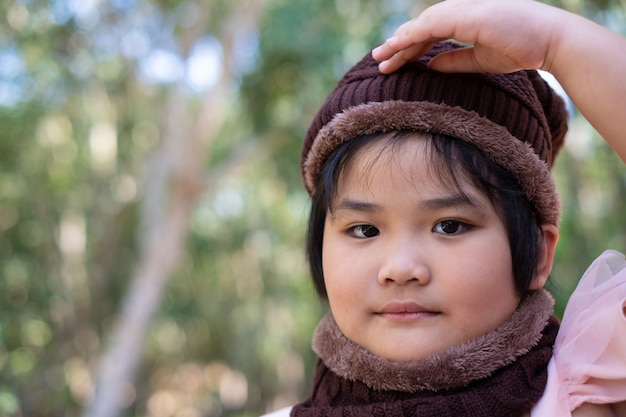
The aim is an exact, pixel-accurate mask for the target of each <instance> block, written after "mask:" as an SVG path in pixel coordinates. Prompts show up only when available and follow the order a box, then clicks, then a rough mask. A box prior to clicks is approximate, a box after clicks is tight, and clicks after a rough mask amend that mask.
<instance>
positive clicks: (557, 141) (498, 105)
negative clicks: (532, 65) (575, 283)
mask: <svg viewBox="0 0 626 417" xmlns="http://www.w3.org/2000/svg"><path fill="white" fill-rule="evenodd" d="M455 47H457V46H456V45H454V44H452V43H450V42H442V43H439V44H437V46H436V47H435V48H433V50H432V51H431V52H430V53H429V54H427V55H425V56H423V57H422V58H420V59H419V60H418V61H416V62H412V63H408V64H406V65H405V66H403V67H402V68H401V69H399V70H398V71H396V72H394V73H393V74H382V73H380V71H379V70H378V63H377V62H376V61H374V59H373V58H372V57H371V55H370V54H367V55H366V56H365V57H364V58H363V59H362V60H361V61H360V62H359V63H357V64H356V65H355V66H354V67H353V68H352V69H350V70H349V71H348V72H347V73H346V74H345V75H344V77H343V78H342V79H341V80H340V81H339V83H338V85H337V87H336V88H335V90H334V91H333V92H332V93H331V94H330V95H329V96H328V98H327V100H326V102H325V103H324V105H323V106H322V107H321V109H320V110H319V112H318V114H317V116H316V117H315V119H314V120H313V122H312V123H311V126H310V127H309V130H308V132H307V135H306V137H305V141H304V145H303V149H302V173H303V176H304V178H305V184H306V187H307V189H308V191H309V193H310V194H313V193H314V190H315V185H316V183H317V177H318V175H319V168H320V167H321V165H322V164H323V162H324V160H325V158H326V157H327V156H328V155H329V154H330V153H331V152H332V150H333V149H334V148H335V147H337V146H338V145H339V144H341V143H343V142H345V141H347V140H350V139H352V138H354V137H357V136H359V135H362V134H367V133H375V131H372V128H371V126H370V127H368V128H365V127H364V126H362V122H363V120H364V117H359V114H358V113H359V112H358V111H357V110H356V109H358V108H366V107H367V106H376V104H381V103H389V102H407V103H411V106H410V107H411V108H412V109H414V112H415V113H418V112H421V113H427V112H436V113H437V114H438V117H437V118H436V120H435V121H431V122H427V123H424V122H422V121H421V120H417V121H415V118H414V120H413V121H412V122H411V123H413V124H411V123H406V122H405V121H406V119H405V121H402V122H401V123H398V120H397V119H396V118H395V117H394V115H393V114H392V113H388V114H380V113H379V114H377V116H376V117H377V118H378V120H377V122H376V125H377V127H376V129H378V130H377V131H379V132H386V131H391V130H416V131H421V132H426V133H428V132H436V133H443V134H447V135H450V136H454V137H456V138H458V139H461V140H468V135H473V136H476V135H480V134H481V132H482V131H483V130H485V131H486V132H488V133H490V134H491V133H492V132H495V131H501V132H505V133H502V134H500V135H499V136H500V137H499V138H497V139H496V140H495V141H493V147H494V149H493V152H491V153H488V155H489V156H491V157H494V155H493V154H498V153H499V154H500V155H499V158H497V159H499V160H500V161H498V160H496V162H498V163H500V162H501V161H502V160H504V162H505V164H503V166H504V167H505V168H507V169H509V170H510V171H512V172H513V173H514V174H516V175H517V176H518V178H519V179H520V183H521V184H522V186H523V188H524V189H525V191H526V194H527V196H528V198H529V200H530V201H531V203H533V204H535V205H537V204H539V205H542V206H544V209H546V208H548V209H549V210H553V211H554V213H553V214H552V215H549V214H548V213H545V212H544V213H543V215H542V216H541V217H542V220H546V219H547V218H550V220H548V221H549V222H551V223H556V221H555V220H554V219H558V212H559V206H558V204H554V202H553V201H549V202H547V203H546V202H543V197H544V196H537V195H536V192H537V191H540V190H538V189H537V188H535V185H536V184H538V183H541V184H543V183H546V182H550V181H551V178H550V174H549V168H550V167H551V166H552V163H553V161H554V158H555V156H556V154H557V153H558V151H559V149H560V148H561V146H562V144H563V139H564V136H565V133H566V131H567V112H566V110H565V106H564V104H563V101H562V99H561V98H560V97H559V96H558V95H557V94H556V93H555V92H554V91H553V90H552V89H551V88H550V87H549V86H548V84H547V83H546V82H545V81H544V80H543V79H542V78H541V77H540V76H539V74H538V73H537V72H536V71H519V72H515V73H511V74H444V73H440V72H436V71H432V70H430V69H429V68H428V67H427V64H428V62H429V61H430V59H431V58H432V57H433V56H435V55H436V54H438V53H441V52H442V51H446V50H450V49H451V48H455ZM434 107H436V109H434ZM348 114H350V115H351V116H348ZM459 114H462V116H459ZM459 117H461V119H459ZM388 118H389V119H388ZM462 119H473V120H474V121H475V123H473V124H472V126H471V128H472V129H474V131H473V132H470V128H469V127H463V126H459V123H460V122H461V123H462ZM338 120H341V123H342V125H343V126H344V127H345V126H346V125H348V126H351V129H349V131H350V134H351V135H353V136H351V137H345V136H342V135H341V134H340V133H336V132H335V128H334V125H335V123H336V122H337V121H338ZM345 131H346V129H344V132H345ZM321 138H323V140H320V139H321ZM512 140H514V141H516V142H518V143H521V144H524V145H526V147H527V150H526V151H525V152H527V153H528V154H529V155H528V156H526V157H525V159H529V160H530V159H533V158H534V159H536V161H535V162H532V163H531V165H532V167H531V168H530V171H531V172H530V174H529V173H528V172H526V171H524V172H518V171H515V166H509V165H508V164H507V161H506V160H507V158H508V159H511V158H512V156H511V155H508V154H507V153H506V152H507V150H506V149H507V148H510V146H509V144H508V142H510V141H512ZM468 141H470V142H471V143H472V144H473V145H475V146H477V147H478V148H479V149H481V150H484V149H483V148H481V146H482V145H481V144H477V143H474V142H472V141H471V140H468ZM544 166H545V167H544ZM529 175H530V176H531V177H532V178H527V177H528V176H529ZM528 184H530V185H528ZM541 192H543V193H544V194H545V191H541ZM548 193H549V194H551V196H550V197H549V198H550V199H551V200H554V201H558V197H557V196H556V191H554V189H553V187H551V189H549V190H548ZM538 211H539V212H540V213H541V209H540V208H538Z"/></svg>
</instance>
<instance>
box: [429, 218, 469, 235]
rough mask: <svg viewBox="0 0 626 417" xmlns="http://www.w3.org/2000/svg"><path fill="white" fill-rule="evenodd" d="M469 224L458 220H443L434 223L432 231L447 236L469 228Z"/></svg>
mask: <svg viewBox="0 0 626 417" xmlns="http://www.w3.org/2000/svg"><path fill="white" fill-rule="evenodd" d="M469 227H470V226H469V225H468V224H466V223H463V222H460V221H458V220H443V221H440V222H439V223H437V224H436V225H435V227H434V228H433V231H434V232H435V233H440V234H442V235H447V236H456V235H459V234H461V233H463V232H466V231H467V230H468V229H469Z"/></svg>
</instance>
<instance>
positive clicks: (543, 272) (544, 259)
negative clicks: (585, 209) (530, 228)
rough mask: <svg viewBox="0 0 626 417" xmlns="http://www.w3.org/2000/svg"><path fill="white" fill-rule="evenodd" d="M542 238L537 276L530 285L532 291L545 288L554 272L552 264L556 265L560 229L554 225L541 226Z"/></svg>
mask: <svg viewBox="0 0 626 417" xmlns="http://www.w3.org/2000/svg"><path fill="white" fill-rule="evenodd" d="M541 232H542V234H541V236H540V240H539V248H538V249H539V251H538V255H539V256H538V259H539V264H538V265H537V275H536V276H535V278H534V279H533V281H532V282H531V283H530V288H529V289H531V290H537V289H539V288H543V286H544V285H545V284H546V281H547V280H548V277H549V276H550V272H552V264H553V263H554V252H555V250H556V244H557V242H558V241H559V228H558V227H556V226H555V225H553V224H543V225H541Z"/></svg>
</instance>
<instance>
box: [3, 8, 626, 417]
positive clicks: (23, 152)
mask: <svg viewBox="0 0 626 417" xmlns="http://www.w3.org/2000/svg"><path fill="white" fill-rule="evenodd" d="M430 3H432V1H430V2H429V1H419V0H412V1H409V0H371V1H359V0H160V1H147V0H47V1H46V0H14V1H10V0H2V1H0V416H41V417H48V416H49V417H53V416H54V417H57V416H79V415H83V416H89V417H95V416H101V417H112V416H122V415H124V416H146V417H148V416H149V417H201V416H202V417H205V416H206V417H209V416H257V415H259V414H261V413H263V412H266V411H269V410H273V409H276V408H279V407H281V406H285V405H289V404H292V403H294V402H296V401H298V400H302V399H304V398H305V396H306V395H307V392H308V389H309V379H310V374H311V368H312V365H313V362H314V356H313V355H312V353H311V350H310V340H311V334H312V332H313V329H314V327H315V325H316V323H317V321H318V320H319V318H320V317H321V315H322V314H323V313H324V311H325V306H324V305H323V304H322V303H320V302H319V301H318V300H317V298H316V296H315V295H314V291H313V288H312V285H311V284H310V282H309V279H308V273H307V266H306V263H305V261H304V256H303V251H304V249H303V247H304V245H303V241H304V239H303V238H304V233H305V224H306V218H307V212H308V201H307V196H306V193H305V192H304V190H303V187H302V185H301V179H300V174H299V152H300V145H301V140H302V138H303V136H304V132H305V130H306V128H307V126H308V123H309V121H310V120H311V118H312V117H313V115H314V113H315V112H316V110H317V107H318V106H319V105H320V104H321V103H322V101H323V99H324V97H325V95H326V94H327V93H328V92H329V91H330V89H331V88H332V87H333V85H334V83H335V82H336V80H337V79H338V77H339V76H340V75H341V74H342V73H343V72H344V71H345V70H347V69H348V68H349V67H350V66H351V65H352V64H353V63H354V62H355V61H356V60H357V59H359V58H360V57H361V56H362V55H363V54H365V53H366V52H367V51H368V50H369V49H371V48H372V47H374V46H376V45H378V44H379V43H380V42H382V40H384V39H385V37H387V36H389V35H390V34H391V33H392V32H393V30H394V29H395V28H396V27H397V26H398V25H399V24H400V23H402V22H404V21H405V20H407V19H408V18H409V17H411V16H414V15H416V14H417V13H418V12H419V11H420V10H421V9H422V8H424V7H426V6H427V5H428V4H430ZM554 4H557V5H559V6H561V7H564V8H567V9H569V10H572V11H574V12H577V13H580V14H583V15H585V16H587V17H589V18H591V19H593V20H596V21H597V22H599V23H601V24H603V25H606V26H609V27H610V28H611V29H613V30H615V31H617V32H620V33H622V34H624V33H626V14H625V11H624V10H625V6H626V1H624V0H622V1H618V0H597V1H591V0H588V1H583V0H563V1H560V2H559V1H555V2H554ZM572 65H576V63H572ZM598 82H602V80H598ZM571 114H572V124H571V131H570V133H569V135H568V139H567V146H566V148H565V149H564V150H563V152H562V154H561V156H560V159H559V160H558V162H557V166H556V168H555V174H556V177H557V182H558V186H559V189H560V192H561V196H562V200H563V205H564V208H565V211H564V215H563V221H562V239H561V242H560V246H559V250H558V253H557V265H556V268H555V271H554V273H553V276H552V280H551V283H550V285H551V288H552V290H553V292H554V294H555V295H556V297H557V302H558V305H557V311H558V312H559V313H560V312H561V311H562V308H563V305H564V302H565V301H566V300H567V296H568V294H569V293H570V292H571V291H572V289H573V288H574V286H575V285H576V282H577V279H578V278H579V277H580V276H581V274H582V273H583V272H584V270H585V269H586V267H587V266H588V264H589V263H590V262H591V261H592V260H593V259H594V258H595V257H596V256H598V255H599V254H600V253H601V252H602V251H603V250H604V249H606V248H614V249H618V250H620V251H622V252H624V251H626V221H625V218H624V216H625V214H626V198H625V196H626V169H625V167H624V166H623V164H622V163H621V162H620V161H619V160H618V158H617V157H616V156H615V155H613V154H612V152H611V150H610V149H608V148H607V146H606V145H605V144H604V143H603V142H602V140H601V139H600V138H598V137H597V134H596V133H595V132H594V131H593V129H592V128H591V127H590V126H589V125H588V124H587V123H586V122H585V121H584V120H583V119H581V118H580V116H579V115H578V114H577V112H576V110H575V109H574V108H571Z"/></svg>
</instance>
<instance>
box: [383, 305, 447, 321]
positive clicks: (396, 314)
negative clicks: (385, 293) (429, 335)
mask: <svg viewBox="0 0 626 417" xmlns="http://www.w3.org/2000/svg"><path fill="white" fill-rule="evenodd" d="M376 314H377V315H380V316H385V317H388V318H392V319H396V320H412V319H417V318H424V317H431V316H434V315H436V314H438V312H436V311H432V310H429V309H428V308H426V307H423V306H421V305H420V304H418V303H415V302H413V301H392V302H390V303H388V304H385V306H384V307H383V308H382V309H381V310H380V311H378V312H377V313H376Z"/></svg>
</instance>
